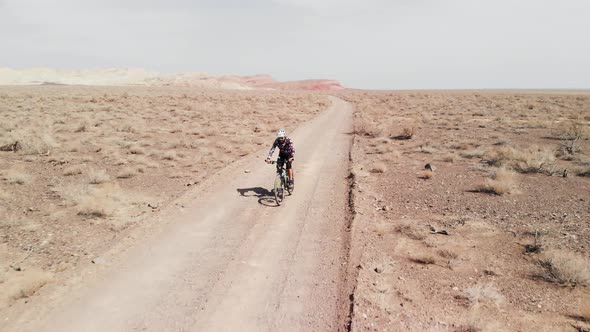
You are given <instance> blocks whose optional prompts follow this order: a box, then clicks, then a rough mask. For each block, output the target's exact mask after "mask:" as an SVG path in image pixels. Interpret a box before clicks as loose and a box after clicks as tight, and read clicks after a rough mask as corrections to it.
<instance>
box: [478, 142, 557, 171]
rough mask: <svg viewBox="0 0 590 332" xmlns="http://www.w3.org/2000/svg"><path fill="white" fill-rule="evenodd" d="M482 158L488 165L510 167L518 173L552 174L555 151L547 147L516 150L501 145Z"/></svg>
mask: <svg viewBox="0 0 590 332" xmlns="http://www.w3.org/2000/svg"><path fill="white" fill-rule="evenodd" d="M483 159H484V161H485V162H486V163H488V164H489V165H492V166H496V167H501V166H506V167H510V168H512V169H514V170H516V171H517V172H520V173H546V174H552V173H553V172H554V171H555V153H554V152H553V151H551V150H550V149H549V148H540V147H530V148H528V149H525V150H517V149H514V148H512V147H507V146H503V147H499V148H496V149H492V150H489V151H487V152H486V153H485V155H484V156H483Z"/></svg>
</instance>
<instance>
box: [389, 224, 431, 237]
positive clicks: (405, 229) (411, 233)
mask: <svg viewBox="0 0 590 332" xmlns="http://www.w3.org/2000/svg"><path fill="white" fill-rule="evenodd" d="M395 231H396V232H398V233H400V234H402V235H404V236H406V237H408V238H410V239H412V240H418V241H422V240H424V239H425V238H426V236H425V235H424V234H422V233H421V232H420V231H418V229H416V227H415V226H414V225H412V224H411V223H402V224H400V225H398V226H396V227H395Z"/></svg>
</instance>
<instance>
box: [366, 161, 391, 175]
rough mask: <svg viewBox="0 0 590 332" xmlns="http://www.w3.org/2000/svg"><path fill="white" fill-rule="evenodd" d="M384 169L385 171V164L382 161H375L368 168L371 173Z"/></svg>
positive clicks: (381, 171)
mask: <svg viewBox="0 0 590 332" xmlns="http://www.w3.org/2000/svg"><path fill="white" fill-rule="evenodd" d="M385 171H387V166H385V163H383V162H377V163H375V164H374V165H373V167H371V169H370V172H371V173H385Z"/></svg>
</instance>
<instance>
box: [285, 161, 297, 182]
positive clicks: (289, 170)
mask: <svg viewBox="0 0 590 332" xmlns="http://www.w3.org/2000/svg"><path fill="white" fill-rule="evenodd" d="M290 158H292V156H288V157H287V158H285V159H286V163H287V175H288V176H289V181H290V182H291V183H293V182H294V180H295V178H293V163H292V162H291V161H289V159H290Z"/></svg>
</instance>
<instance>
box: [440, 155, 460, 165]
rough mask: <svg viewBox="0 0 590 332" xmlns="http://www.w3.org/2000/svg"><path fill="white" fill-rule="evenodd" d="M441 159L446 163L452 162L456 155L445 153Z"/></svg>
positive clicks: (455, 159)
mask: <svg viewBox="0 0 590 332" xmlns="http://www.w3.org/2000/svg"><path fill="white" fill-rule="evenodd" d="M442 161H444V162H447V163H454V162H455V161H457V155H456V154H454V153H447V154H445V155H444V156H443V157H442Z"/></svg>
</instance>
